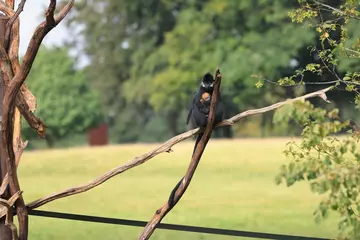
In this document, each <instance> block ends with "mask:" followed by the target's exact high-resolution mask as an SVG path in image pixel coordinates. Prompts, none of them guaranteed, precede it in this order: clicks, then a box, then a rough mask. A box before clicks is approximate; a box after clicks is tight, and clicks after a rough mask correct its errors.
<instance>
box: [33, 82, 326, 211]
mask: <svg viewBox="0 0 360 240" xmlns="http://www.w3.org/2000/svg"><path fill="white" fill-rule="evenodd" d="M330 89H331V87H328V88H325V89H322V90H319V91H316V92H312V93H309V94H306V95H303V96H300V97H297V98H293V99H289V100H286V101H283V102H279V103H275V104H273V105H270V106H268V107H264V108H260V109H253V110H248V111H245V112H242V113H239V114H237V115H235V116H233V117H232V118H230V119H227V120H224V121H222V122H221V123H219V124H217V125H216V127H222V126H231V125H233V124H234V123H235V122H237V121H239V120H240V119H242V118H245V117H248V116H252V115H257V114H261V113H265V112H269V111H272V110H274V109H277V108H279V107H281V106H284V105H285V104H287V103H291V102H294V101H298V100H302V99H308V98H313V97H321V98H322V99H324V94H325V93H326V92H327V91H329V90H330ZM325 96H326V95H325ZM325 100H327V99H326V98H325ZM199 130H200V129H199V128H196V129H192V130H190V131H187V132H184V133H182V134H179V135H177V136H175V137H173V138H171V139H169V140H168V141H166V142H165V143H164V144H162V145H160V146H158V147H156V148H155V149H153V150H151V151H149V152H147V153H145V154H143V155H141V156H138V157H135V158H134V159H132V160H130V161H128V162H127V163H125V164H124V165H122V166H118V167H116V168H113V169H111V170H109V171H107V172H105V173H104V174H102V175H101V176H99V177H97V178H96V179H94V180H92V181H91V182H89V183H86V184H84V185H80V186H77V187H72V188H68V189H65V190H63V191H61V192H58V193H54V194H51V195H49V196H46V197H43V198H40V199H38V200H35V201H33V202H31V203H29V204H28V205H27V207H28V208H30V209H34V208H38V207H40V206H42V205H44V204H46V203H49V202H52V201H54V200H56V199H60V198H64V197H68V196H71V195H75V194H79V193H82V192H86V191H88V190H90V189H92V188H94V187H96V186H99V185H100V184H102V183H104V182H106V181H107V180H109V179H110V178H112V177H114V176H116V175H118V174H120V173H123V172H125V171H127V170H129V169H131V168H133V167H136V166H138V165H140V164H143V163H145V162H147V161H149V160H150V159H152V158H153V157H155V156H157V155H159V154H161V153H164V152H169V151H170V150H171V147H172V146H174V145H175V144H177V143H179V142H181V141H184V140H186V139H188V138H190V137H192V136H194V135H196V134H197V133H198V132H199Z"/></svg>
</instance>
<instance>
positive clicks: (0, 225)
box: [0, 15, 12, 240]
mask: <svg viewBox="0 0 360 240" xmlns="http://www.w3.org/2000/svg"><path fill="white" fill-rule="evenodd" d="M8 21H9V17H7V16H4V15H1V17H0V45H1V46H2V47H4V39H5V27H6V23H7V22H8ZM0 100H1V104H0V120H1V123H0V127H1V125H2V115H3V114H2V112H3V102H4V77H3V76H2V74H1V73H0ZM0 132H1V131H0ZM0 146H2V138H1V137H0ZM0 151H1V153H0V183H2V182H3V180H4V178H5V175H6V173H7V171H6V162H5V158H4V152H3V151H2V148H1V147H0ZM9 195H10V194H9V191H8V189H6V190H5V191H4V193H3V194H2V195H1V194H0V197H2V198H4V199H9V197H10V196H9ZM0 240H12V234H11V230H10V228H8V227H7V226H6V225H5V218H0Z"/></svg>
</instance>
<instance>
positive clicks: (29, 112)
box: [0, 4, 46, 138]
mask: <svg viewBox="0 0 360 240" xmlns="http://www.w3.org/2000/svg"><path fill="white" fill-rule="evenodd" d="M0 10H1V11H3V12H4V13H5V14H6V15H7V16H8V17H12V16H13V15H14V14H15V13H14V11H13V10H12V9H10V8H9V7H7V6H5V5H4V4H0ZM12 27H13V28H12V32H11V34H12V38H11V44H10V49H9V54H8V55H7V54H6V51H5V52H1V56H2V59H3V60H4V61H5V62H4V63H3V64H4V65H3V66H2V71H6V72H7V75H8V76H9V77H8V78H6V79H4V81H5V83H6V85H8V84H9V82H10V79H12V78H13V76H14V73H16V72H18V71H19V69H20V64H19V57H18V52H19V19H16V21H15V24H14V25H13V26H12ZM9 59H10V62H11V64H10V63H9V62H8V60H9ZM16 107H18V108H19V110H20V112H21V114H22V115H23V116H24V118H25V120H26V121H27V122H28V124H29V125H30V126H31V128H33V129H34V130H35V132H36V133H37V134H38V135H39V136H40V137H42V138H43V137H45V129H46V127H45V125H44V123H43V122H42V121H41V119H39V118H38V117H36V116H35V115H34V113H33V112H34V111H35V108H36V98H35V96H34V95H33V94H32V93H31V92H30V90H29V89H28V88H27V86H26V85H25V84H23V85H21V88H20V92H19V94H18V95H17V99H16Z"/></svg>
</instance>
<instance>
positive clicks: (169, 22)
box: [68, 0, 315, 142]
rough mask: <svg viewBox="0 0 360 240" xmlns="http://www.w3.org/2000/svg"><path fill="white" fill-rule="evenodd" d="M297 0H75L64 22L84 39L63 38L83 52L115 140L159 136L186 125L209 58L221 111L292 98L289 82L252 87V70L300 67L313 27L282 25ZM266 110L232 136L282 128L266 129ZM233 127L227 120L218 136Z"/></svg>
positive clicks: (269, 73)
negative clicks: (218, 79) (219, 82)
mask: <svg viewBox="0 0 360 240" xmlns="http://www.w3.org/2000/svg"><path fill="white" fill-rule="evenodd" d="M296 4H297V1H296V0H292V1H286V0H276V1H271V2H268V1H261V0H256V1H253V0H246V1H241V2H239V1H236V0H228V1H219V0H202V1H191V0H187V1H166V0H156V1H155V0H152V1H146V2H144V1H138V0H135V1H130V0H120V1H116V0H106V1H98V0H94V1H92V2H91V4H90V3H89V2H88V1H82V0H81V1H79V2H78V4H77V5H76V11H74V12H73V13H72V15H71V16H72V17H71V21H69V22H68V25H69V26H70V28H71V29H79V33H80V35H81V36H82V37H83V39H81V40H75V41H74V42H72V44H73V45H74V46H76V47H77V48H80V47H83V49H84V51H83V52H84V54H85V55H86V56H88V57H89V59H90V66H89V67H88V70H87V71H88V74H89V79H91V82H92V83H93V84H94V85H95V86H96V88H97V89H99V91H100V96H101V99H102V106H103V107H104V109H105V110H106V112H107V113H108V114H111V115H113V116H114V117H113V121H112V124H111V132H112V134H113V135H114V136H116V137H114V136H113V138H114V140H115V141H116V142H129V141H158V140H165V139H166V138H167V137H168V136H173V135H175V134H177V133H179V132H181V131H183V130H185V128H186V125H185V119H186V114H187V109H188V107H189V105H190V101H191V98H192V95H193V93H194V91H195V90H196V88H197V87H198V84H199V80H200V77H201V76H202V74H204V73H205V72H207V71H211V70H212V69H213V68H214V66H218V67H220V68H221V69H223V70H222V71H223V73H224V75H225V76H227V81H225V82H224V86H223V88H222V96H223V98H224V101H225V104H226V109H227V113H226V115H227V116H231V115H233V114H235V113H236V112H239V111H242V110H244V109H248V108H254V107H259V106H263V105H264V104H269V103H270V102H274V101H276V100H278V99H279V98H282V97H283V96H286V97H292V96H294V91H293V89H292V88H286V89H284V88H281V87H276V86H265V87H264V88H261V89H256V88H255V87H254V81H256V80H255V79H254V78H252V77H251V76H252V75H253V74H254V73H257V74H262V75H263V77H266V78H268V79H275V78H279V77H284V76H286V75H288V74H290V73H291V72H292V71H293V70H294V67H299V66H302V67H305V65H306V63H307V62H306V61H308V58H307V57H306V56H307V55H308V54H307V53H305V54H304V53H303V52H304V49H306V47H307V46H308V45H309V44H310V43H312V42H314V41H315V34H314V32H311V31H309V30H308V29H306V28H303V27H301V26H299V25H295V24H292V23H291V21H290V19H289V18H288V16H287V12H288V11H289V10H290V9H291V8H292V7H295V6H296ZM255 10H256V12H257V14H254V12H253V11H255ZM105 13H106V14H105ZM76 26H81V27H79V28H76ZM75 31H77V30H75ZM303 55H304V56H303ZM305 55H306V56H305ZM100 73H101V74H100ZM99 79H102V80H103V81H99ZM100 82H101V84H100V85H99V83H100ZM300 91H303V89H301V88H298V89H297V92H300ZM271 116H272V114H271V113H269V114H266V115H264V116H263V117H260V118H253V119H252V121H251V124H252V125H255V127H253V128H252V129H251V130H249V131H245V130H244V129H247V128H250V126H251V125H250V124H249V127H245V128H244V127H241V128H240V127H239V128H234V129H235V136H239V135H240V134H242V135H250V136H257V135H259V134H261V135H262V136H268V135H274V134H282V135H284V134H286V131H284V129H276V128H274V129H272V128H273V125H272V124H271ZM130 123H131V124H130ZM144 126H145V127H144ZM154 126H165V127H166V128H164V127H161V128H160V127H159V128H158V127H156V128H154ZM140 129H142V131H140ZM258 129H262V131H259V130H258ZM217 132H218V131H217ZM232 135H233V134H232V131H231V130H230V128H227V131H225V132H224V134H219V135H218V136H225V137H231V136H232ZM148 136H154V137H153V138H152V137H148Z"/></svg>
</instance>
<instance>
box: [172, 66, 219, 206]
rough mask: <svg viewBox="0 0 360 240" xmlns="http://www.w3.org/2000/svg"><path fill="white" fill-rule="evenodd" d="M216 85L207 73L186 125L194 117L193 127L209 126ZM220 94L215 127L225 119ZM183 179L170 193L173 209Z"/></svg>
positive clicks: (198, 138)
mask: <svg viewBox="0 0 360 240" xmlns="http://www.w3.org/2000/svg"><path fill="white" fill-rule="evenodd" d="M214 83H215V79H214V77H213V76H212V75H211V74H210V73H206V74H205V75H204V76H203V78H202V80H201V82H200V87H199V89H198V90H197V92H196V93H195V95H194V97H193V101H192V106H191V108H190V109H189V113H188V116H187V119H186V124H189V121H190V118H191V117H192V120H193V121H192V122H193V125H195V126H196V127H200V128H204V127H205V126H206V125H207V123H208V117H209V113H210V103H211V98H212V94H213V91H214ZM218 94H219V95H218V99H217V102H216V105H215V119H214V126H215V125H216V124H217V123H219V122H221V121H222V120H223V118H224V107H223V105H222V102H221V95H220V92H219V93H218ZM202 135H203V132H200V133H199V135H198V137H197V139H196V142H195V147H194V150H193V154H194V152H195V149H196V146H197V144H198V143H199V141H200V139H201V137H202ZM183 179H184V178H183V177H182V178H181V179H180V181H179V182H178V183H177V184H176V186H175V188H174V189H173V190H172V191H171V193H170V196H169V200H168V204H169V206H170V207H173V206H174V204H175V199H174V197H175V192H176V190H177V189H178V188H179V187H180V184H181V182H182V181H183Z"/></svg>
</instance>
